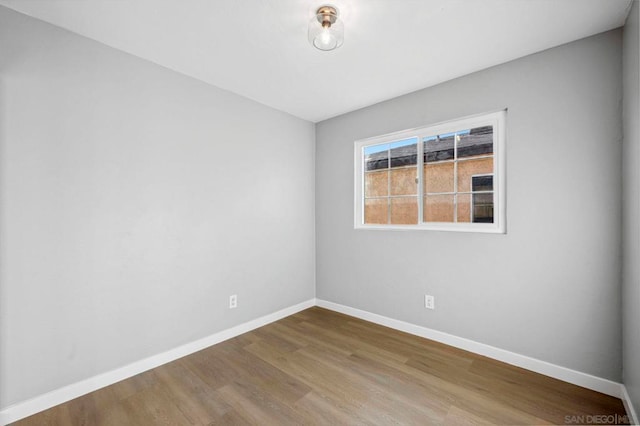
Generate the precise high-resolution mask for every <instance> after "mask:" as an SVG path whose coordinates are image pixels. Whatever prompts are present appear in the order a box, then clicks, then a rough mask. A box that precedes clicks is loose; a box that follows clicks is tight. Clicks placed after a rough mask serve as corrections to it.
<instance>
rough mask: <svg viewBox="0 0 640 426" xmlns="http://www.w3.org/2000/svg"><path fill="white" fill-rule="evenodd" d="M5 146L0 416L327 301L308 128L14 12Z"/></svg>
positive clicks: (6, 29)
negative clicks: (315, 300) (319, 280)
mask: <svg viewBox="0 0 640 426" xmlns="http://www.w3.org/2000/svg"><path fill="white" fill-rule="evenodd" d="M0 132H1V133H0V158H1V160H0V233H1V234H2V239H1V240H0V264H1V266H2V267H1V269H0V271H1V272H0V315H1V316H0V324H1V326H0V327H1V328H0V377H1V378H2V380H1V381H0V382H1V388H0V407H2V408H4V407H7V406H8V405H10V404H12V403H16V402H20V401H22V400H25V399H27V398H30V397H33V396H37V395H40V394H42V393H44V392H47V391H50V390H52V389H56V388H59V387H61V386H64V385H67V384H70V383H74V382H76V381H78V380H82V379H85V378H88V377H91V376H93V375H95V374H98V373H102V372H105V371H108V370H110V369H113V368H116V367H120V366H123V365H125V364H127V363H130V362H133V361H137V360H140V359H142V358H144V357H147V356H150V355H155V354H157V353H159V352H162V351H164V350H168V349H171V348H174V347H176V346H178V345H180V344H183V343H186V342H190V341H193V340H195V339H198V338H201V337H204V336H207V335H209V334H212V333H214V332H216V331H219V330H223V329H226V328H229V327H231V326H233V325H236V324H239V323H242V322H245V321H247V320H250V319H253V318H256V317H259V316H261V315H265V314H267V313H272V312H274V311H276V310H278V309H281V308H284V307H287V306H290V305H293V304H295V303H298V302H301V301H303V300H307V299H310V298H312V297H314V287H315V283H314V268H315V266H314V262H315V241H314V213H313V212H314V155H315V154H314V152H315V147H314V138H315V135H314V126H313V124H312V123H309V122H306V121H303V120H300V119H297V118H294V117H292V116H289V115H287V114H284V113H281V112H278V111H275V110H273V109H270V108H267V107H265V106H263V105H260V104H257V103H255V102H253V101H250V100H247V99H244V98H241V97H239V96H237V95H234V94H231V93H229V92H226V91H223V90H219V89H216V88H214V87H211V86H209V85H207V84H204V83H201V82H199V81H196V80H193V79H190V78H187V77H184V76H182V75H179V74H177V73H174V72H172V71H169V70H167V69H164V68H162V67H159V66H157V65H154V64H152V63H149V62H146V61H143V60H141V59H137V58H135V57H133V56H130V55H127V54H124V53H122V52H119V51H116V50H114V49H111V48H108V47H105V46H104V45H101V44H99V43H96V42H94V41H91V40H88V39H85V38H82V37H80V36H77V35H74V34H72V33H70V32H67V31H64V30H62V29H59V28H56V27H53V26H51V25H48V24H45V23H43V22H40V21H37V20H34V19H32V18H29V17H26V16H24V15H20V14H17V13H15V12H13V11H10V10H9V9H6V8H3V7H0ZM233 293H236V294H238V297H239V307H238V308H237V309H236V310H232V311H231V310H229V309H228V297H229V295H231V294H233Z"/></svg>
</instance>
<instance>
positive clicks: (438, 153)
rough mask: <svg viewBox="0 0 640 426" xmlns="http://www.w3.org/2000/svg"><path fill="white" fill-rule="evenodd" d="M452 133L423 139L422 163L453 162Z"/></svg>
mask: <svg viewBox="0 0 640 426" xmlns="http://www.w3.org/2000/svg"><path fill="white" fill-rule="evenodd" d="M453 136H454V134H453V133H448V134H446V135H436V136H429V137H427V138H424V142H423V143H424V162H425V163H432V162H435V161H444V160H453V148H454V146H453Z"/></svg>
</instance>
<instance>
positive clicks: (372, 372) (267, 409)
mask: <svg viewBox="0 0 640 426" xmlns="http://www.w3.org/2000/svg"><path fill="white" fill-rule="evenodd" d="M616 414H617V415H618V416H624V414H625V412H624V408H623V406H622V403H621V401H620V400H619V399H616V398H613V397H609V396H606V395H603V394H600V393H597V392H593V391H590V390H587V389H584V388H580V387H578V386H574V385H571V384H568V383H565V382H561V381H559V380H555V379H552V378H549V377H545V376H542V375H539V374H536V373H532V372H530V371H526V370H523V369H520V368H517V367H513V366H510V365H507V364H503V363H501V362H497V361H494V360H491V359H488V358H485V357H482V356H479V355H475V354H472V353H469V352H465V351H462V350H459V349H455V348H452V347H449V346H446V345H442V344H439V343H436V342H433V341H429V340H425V339H422V338H419V337H415V336H412V335H409V334H405V333H402V332H399V331H395V330H391V329H389V328H385V327H381V326H378V325H375V324H371V323H368V322H365V321H362V320H359V319H356V318H352V317H349V316H346V315H342V314H339V313H335V312H332V311H328V310H325V309H321V308H311V309H307V310H305V311H302V312H300V313H298V314H296V315H292V316H290V317H287V318H284V319H282V320H280V321H277V322H275V323H272V324H269V325H267V326H265V327H262V328H259V329H257V330H254V331H252V332H250V333H247V334H244V335H242V336H239V337H236V338H234V339H231V340H228V341H226V342H223V343H220V344H218V345H215V346H212V347H210V348H208V349H205V350H203V351H200V352H197V353H195V354H192V355H189V356H187V357H184V358H181V359H179V360H176V361H174V362H171V363H169V364H166V365H163V366H161V367H158V368H155V369H153V370H150V371H147V372H145V373H142V374H139V375H137V376H135V377H132V378H130V379H127V380H124V381H122V382H119V383H116V384H114V385H111V386H108V387H106V388H103V389H100V390H98V391H96V392H93V393H91V394H88V395H85V396H83V397H80V398H77V399H75V400H72V401H69V402H67V403H65V404H62V405H59V406H57V407H54V408H52V409H50V410H47V411H44V412H42V413H39V414H36V415H34V416H31V417H29V418H26V419H24V420H22V421H20V422H17V423H15V424H17V425H147V424H149V425H156V424H161V425H165V424H166V425H169V424H171V425H218V424H260V425H267V424H274V425H284V424H331V425H334V424H420V425H425V424H444V425H476V424H510V425H512V424H567V423H569V424H585V423H603V420H604V421H605V422H606V421H607V420H612V418H611V417H595V416H602V415H606V416H614V415H616ZM617 420H618V421H619V420H620V417H618V419H617ZM609 424H611V422H610V421H609Z"/></svg>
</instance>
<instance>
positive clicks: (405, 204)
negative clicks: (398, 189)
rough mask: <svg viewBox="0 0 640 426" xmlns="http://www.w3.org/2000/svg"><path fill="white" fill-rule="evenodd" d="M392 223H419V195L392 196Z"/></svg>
mask: <svg viewBox="0 0 640 426" xmlns="http://www.w3.org/2000/svg"><path fill="white" fill-rule="evenodd" d="M391 223H392V224H394V225H400V224H402V225H415V224H416V223H418V197H398V198H391Z"/></svg>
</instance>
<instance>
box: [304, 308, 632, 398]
mask: <svg viewBox="0 0 640 426" xmlns="http://www.w3.org/2000/svg"><path fill="white" fill-rule="evenodd" d="M316 304H317V306H320V307H322V308H326V309H330V310H332V311H336V312H340V313H343V314H346V315H350V316H353V317H356V318H360V319H363V320H365V321H369V322H373V323H376V324H380V325H384V326H385V327H389V328H393V329H395V330H400V331H404V332H405V333H409V334H413V335H416V336H420V337H424V338H426V339H430V340H435V341H436V342H440V343H444V344H446V345H449V346H454V347H456V348H460V349H464V350H465V351H469V352H473V353H476V354H478V355H483V356H486V357H488V358H492V359H496V360H498V361H502V362H505V363H507V364H511V365H515V366H517V367H521V368H524V369H527V370H531V371H534V372H536V373H540V374H544V375H545V376H549V377H553V378H555V379H559V380H562V381H565V382H569V383H573V384H574V385H578V386H582V387H585V388H587V389H592V390H595V391H597V392H602V393H604V394H607V395H611V396H614V397H616V398H621V397H622V385H621V384H620V383H616V382H613V381H611V380H607V379H603V378H600V377H596V376H592V375H591V374H587V373H582V372H580V371H576V370H571V369H569V368H565V367H560V366H558V365H555V364H551V363H549V362H546V361H541V360H539V359H535V358H530V357H528V356H525V355H520V354H517V353H514V352H509V351H506V350H504V349H499V348H496V347H493V346H489V345H485V344H484V343H478V342H475V341H473V340H469V339H465V338H463V337H458V336H454V335H452V334H448V333H443V332H441V331H437V330H433V329H430V328H427V327H422V326H419V325H415V324H410V323H408V322H404V321H399V320H396V319H393V318H388V317H385V316H382V315H378V314H374V313H371V312H367V311H363V310H360V309H356V308H352V307H350V306H345V305H340V304H338V303H333V302H329V301H326V300H321V299H317V300H316Z"/></svg>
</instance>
